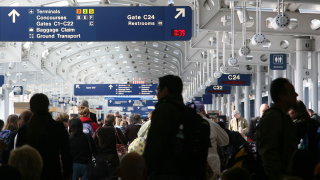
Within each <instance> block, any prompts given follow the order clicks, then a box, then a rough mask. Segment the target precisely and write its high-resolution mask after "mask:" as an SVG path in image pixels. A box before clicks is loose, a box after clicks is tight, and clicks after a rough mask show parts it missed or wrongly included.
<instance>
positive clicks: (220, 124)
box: [216, 121, 226, 129]
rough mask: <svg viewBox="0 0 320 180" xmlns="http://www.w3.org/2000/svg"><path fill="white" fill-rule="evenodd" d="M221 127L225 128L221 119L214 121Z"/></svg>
mask: <svg viewBox="0 0 320 180" xmlns="http://www.w3.org/2000/svg"><path fill="white" fill-rule="evenodd" d="M216 123H217V124H218V125H219V126H220V127H221V128H222V129H226V126H225V124H224V123H223V122H222V121H218V122H216Z"/></svg>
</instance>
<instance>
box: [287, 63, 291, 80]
mask: <svg viewBox="0 0 320 180" xmlns="http://www.w3.org/2000/svg"><path fill="white" fill-rule="evenodd" d="M286 73H287V74H286V78H287V79H288V80H289V81H290V82H291V83H292V74H291V66H290V65H288V64H287V70H286Z"/></svg>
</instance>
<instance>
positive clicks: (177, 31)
mask: <svg viewBox="0 0 320 180" xmlns="http://www.w3.org/2000/svg"><path fill="white" fill-rule="evenodd" d="M171 36H186V30H184V29H172V30H171Z"/></svg>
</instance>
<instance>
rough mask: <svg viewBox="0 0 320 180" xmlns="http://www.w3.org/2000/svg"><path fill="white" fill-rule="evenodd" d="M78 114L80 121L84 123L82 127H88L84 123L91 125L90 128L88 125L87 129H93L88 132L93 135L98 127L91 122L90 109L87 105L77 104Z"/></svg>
mask: <svg viewBox="0 0 320 180" xmlns="http://www.w3.org/2000/svg"><path fill="white" fill-rule="evenodd" d="M78 114H79V116H80V120H81V121H82V123H84V124H83V127H84V128H87V127H89V126H87V125H86V124H88V125H90V126H91V128H92V130H91V128H90V127H89V128H90V129H89V131H93V132H90V134H91V135H93V133H94V132H96V130H97V129H98V125H97V123H95V122H93V121H92V119H91V118H90V111H89V109H88V107H86V106H81V105H80V106H78ZM85 123H86V124H85Z"/></svg>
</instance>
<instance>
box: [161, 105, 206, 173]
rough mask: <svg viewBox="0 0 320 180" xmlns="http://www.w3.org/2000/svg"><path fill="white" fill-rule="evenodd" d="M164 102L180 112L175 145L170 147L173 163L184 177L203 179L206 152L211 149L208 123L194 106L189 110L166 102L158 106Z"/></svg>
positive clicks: (183, 106) (186, 107)
mask: <svg viewBox="0 0 320 180" xmlns="http://www.w3.org/2000/svg"><path fill="white" fill-rule="evenodd" d="M165 102H167V103H171V104H173V105H175V106H177V107H178V108H179V109H180V112H181V118H180V119H179V127H177V132H176V135H175V145H174V147H172V148H173V155H174V157H175V161H176V162H179V163H181V166H183V167H184V170H185V174H184V176H186V177H196V178H198V179H205V175H206V163H207V157H208V150H209V148H210V147H211V141H210V124H209V122H208V121H207V120H205V119H204V118H203V117H202V116H201V115H199V114H198V113H197V112H196V107H195V106H194V108H190V107H188V106H185V105H183V104H180V103H178V102H175V101H168V100H162V101H160V102H159V103H158V104H161V103H165ZM158 104H157V105H158Z"/></svg>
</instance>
